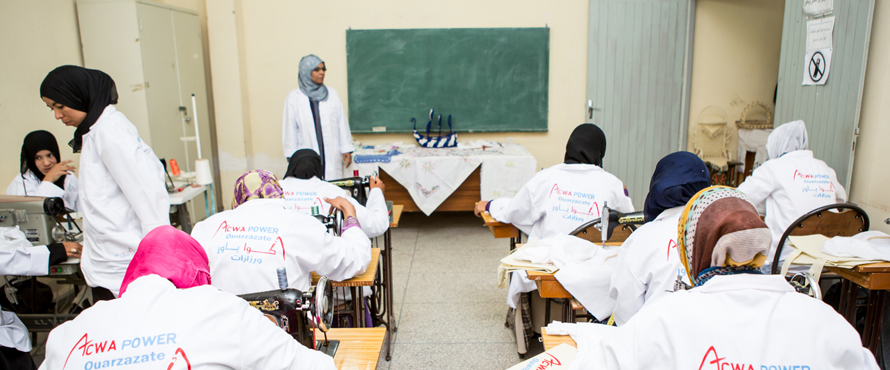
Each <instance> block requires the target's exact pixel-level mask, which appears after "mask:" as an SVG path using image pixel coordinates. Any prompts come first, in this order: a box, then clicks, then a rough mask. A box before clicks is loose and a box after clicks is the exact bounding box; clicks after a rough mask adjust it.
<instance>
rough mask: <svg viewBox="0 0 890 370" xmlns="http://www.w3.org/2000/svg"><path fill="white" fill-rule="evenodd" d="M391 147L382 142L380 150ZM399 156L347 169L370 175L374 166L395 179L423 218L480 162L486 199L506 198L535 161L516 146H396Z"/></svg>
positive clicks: (525, 178) (522, 182) (365, 151)
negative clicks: (478, 147) (467, 147)
mask: <svg viewBox="0 0 890 370" xmlns="http://www.w3.org/2000/svg"><path fill="white" fill-rule="evenodd" d="M381 148H384V146H380V145H378V146H377V147H376V149H359V150H357V151H356V152H355V155H356V156H361V155H363V154H379V153H378V152H379V151H380V150H382V149H381ZM392 149H394V148H393V147H390V146H386V147H385V150H392ZM397 149H398V150H399V152H401V154H399V155H395V156H392V159H391V160H390V161H389V163H382V162H376V163H354V164H353V165H352V166H350V167H349V170H350V171H352V170H358V171H359V175H360V176H367V175H372V174H374V173H375V172H378V169H379V168H382V169H384V170H385V171H386V173H387V174H389V175H390V176H392V178H393V179H395V180H396V181H398V182H399V184H401V185H402V186H404V187H405V189H407V190H408V193H409V194H411V198H412V199H414V203H416V204H417V207H418V208H420V210H421V211H423V213H424V214H426V215H427V216H429V215H430V214H431V213H433V211H435V210H436V208H438V207H439V205H441V204H442V202H444V201H445V199H447V198H448V196H450V195H451V193H453V192H454V191H455V190H456V189H457V188H458V187H459V186H460V185H461V184H462V183H463V182H464V180H466V179H467V177H469V176H470V174H471V173H473V171H475V170H476V167H479V165H482V171H481V178H480V180H481V184H480V187H481V189H480V193H481V194H480V195H481V199H480V200H482V199H484V200H491V199H495V198H502V197H512V196H514V195H516V192H518V191H519V189H520V188H522V186H523V185H525V183H526V182H528V180H529V179H531V178H532V176H533V175H534V174H535V169H536V166H537V164H538V162H537V161H536V160H535V157H534V156H532V155H531V153H530V152H529V151H528V150H526V149H525V148H524V147H522V146H521V145H518V144H507V145H505V146H503V147H501V148H488V149H486V150H482V149H458V148H443V149H428V148H422V147H418V146H400V147H397Z"/></svg>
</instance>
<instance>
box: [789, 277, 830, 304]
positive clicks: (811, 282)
mask: <svg viewBox="0 0 890 370" xmlns="http://www.w3.org/2000/svg"><path fill="white" fill-rule="evenodd" d="M788 283H789V284H791V286H793V287H794V290H796V291H797V292H798V293H803V294H806V295H808V296H810V297H813V298H816V299H818V300H820V301H821V300H822V289H821V288H819V282H818V281H817V280H816V278H815V277H814V276H813V275H810V273H809V272H799V273H797V274H794V276H792V277H791V278H790V279H788Z"/></svg>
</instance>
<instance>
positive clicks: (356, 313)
mask: <svg viewBox="0 0 890 370" xmlns="http://www.w3.org/2000/svg"><path fill="white" fill-rule="evenodd" d="M352 308H353V310H352V319H353V320H352V322H353V325H352V327H353V328H363V327H365V325H364V321H365V320H364V318H365V313H364V312H363V310H364V308H365V300H364V297H362V290H361V287H352Z"/></svg>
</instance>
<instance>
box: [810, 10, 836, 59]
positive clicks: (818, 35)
mask: <svg viewBox="0 0 890 370" xmlns="http://www.w3.org/2000/svg"><path fill="white" fill-rule="evenodd" d="M832 32H834V17H825V18H822V19H816V20H812V21H807V52H811V51H816V50H819V49H831V34H832Z"/></svg>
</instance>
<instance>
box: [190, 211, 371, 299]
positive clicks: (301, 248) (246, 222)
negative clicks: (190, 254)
mask: <svg viewBox="0 0 890 370" xmlns="http://www.w3.org/2000/svg"><path fill="white" fill-rule="evenodd" d="M286 207H287V204H286V203H285V201H284V199H252V200H249V201H247V202H246V203H244V204H242V205H240V206H238V208H235V209H233V210H229V211H225V212H220V213H217V214H215V215H213V216H211V217H210V218H208V219H206V220H204V221H201V222H199V223H198V224H197V225H195V228H194V229H193V230H192V237H194V238H195V240H197V241H198V242H199V243H201V246H202V247H204V251H206V252H207V257H208V258H209V259H210V278H211V281H212V284H213V286H215V287H217V288H219V289H220V290H223V291H226V292H229V293H233V294H246V293H257V292H264V291H267V290H273V289H278V275H277V273H276V271H277V270H278V268H281V267H284V268H285V269H286V271H287V280H288V286H289V287H291V288H294V289H297V290H300V291H303V292H305V291H307V290H308V289H309V286H310V284H311V282H312V281H311V275H310V272H312V271H315V273H317V274H319V275H321V276H327V277H329V278H330V279H331V280H334V281H343V280H346V279H350V278H352V277H354V276H355V275H358V274H361V273H363V272H364V271H365V269H366V268H367V267H368V264H369V263H370V262H371V241H370V240H368V237H367V236H365V234H364V233H363V232H362V231H361V229H359V228H355V227H354V228H350V229H348V230H346V231H345V232H344V233H343V235H341V236H340V237H336V236H334V235H331V234H328V233H327V230H326V229H325V227H324V225H322V224H321V223H320V222H318V220H316V219H315V218H314V217H312V216H307V215H304V214H300V213H298V212H294V211H292V210H289V209H287V208H286Z"/></svg>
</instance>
